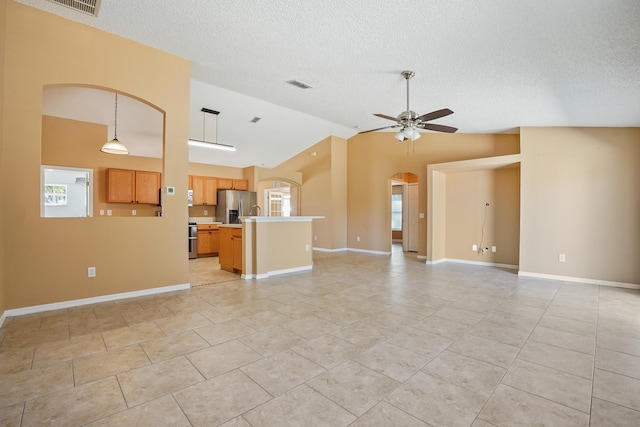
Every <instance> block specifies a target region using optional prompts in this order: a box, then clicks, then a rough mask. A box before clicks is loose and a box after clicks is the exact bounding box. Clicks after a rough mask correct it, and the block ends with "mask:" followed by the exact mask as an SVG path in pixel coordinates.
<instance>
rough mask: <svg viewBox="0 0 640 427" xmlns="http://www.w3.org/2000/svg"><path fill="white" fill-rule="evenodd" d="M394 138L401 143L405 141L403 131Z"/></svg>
mask: <svg viewBox="0 0 640 427" xmlns="http://www.w3.org/2000/svg"><path fill="white" fill-rule="evenodd" d="M393 137H394V138H395V139H397V140H398V141H400V142H402V141H404V133H402V131H399V132H397V133H396V134H395V135H394V136H393Z"/></svg>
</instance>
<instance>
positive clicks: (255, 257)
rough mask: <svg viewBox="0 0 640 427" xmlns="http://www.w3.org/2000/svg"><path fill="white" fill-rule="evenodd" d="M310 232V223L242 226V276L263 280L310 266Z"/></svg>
mask: <svg viewBox="0 0 640 427" xmlns="http://www.w3.org/2000/svg"><path fill="white" fill-rule="evenodd" d="M314 221H317V220H314ZM311 231H312V222H311V221H283V222H271V221H267V222H253V221H252V222H246V223H244V224H243V241H242V245H243V251H244V253H245V255H244V259H243V274H244V275H248V276H249V277H256V276H257V277H260V276H263V277H264V275H267V274H269V273H278V272H280V273H282V272H283V271H286V270H295V269H300V268H303V267H309V266H311V265H313V255H312V251H311V247H312V246H311ZM307 247H308V248H309V249H308V250H307Z"/></svg>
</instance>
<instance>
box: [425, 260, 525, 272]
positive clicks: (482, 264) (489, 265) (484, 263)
mask: <svg viewBox="0 0 640 427" xmlns="http://www.w3.org/2000/svg"><path fill="white" fill-rule="evenodd" d="M441 262H455V263H458V264H471V265H480V266H483V267H500V268H508V269H511V270H517V269H518V268H519V266H517V265H512V264H500V263H497V262H482V261H468V260H466V259H455V258H441V259H439V260H437V261H427V264H429V265H434V264H440V263H441Z"/></svg>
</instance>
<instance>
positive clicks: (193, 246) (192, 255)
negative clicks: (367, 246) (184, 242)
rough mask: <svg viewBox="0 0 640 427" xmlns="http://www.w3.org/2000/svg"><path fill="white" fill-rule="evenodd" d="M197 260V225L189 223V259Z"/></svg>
mask: <svg viewBox="0 0 640 427" xmlns="http://www.w3.org/2000/svg"><path fill="white" fill-rule="evenodd" d="M196 258H198V225H197V224H196V223H195V222H190V223H189V259H196Z"/></svg>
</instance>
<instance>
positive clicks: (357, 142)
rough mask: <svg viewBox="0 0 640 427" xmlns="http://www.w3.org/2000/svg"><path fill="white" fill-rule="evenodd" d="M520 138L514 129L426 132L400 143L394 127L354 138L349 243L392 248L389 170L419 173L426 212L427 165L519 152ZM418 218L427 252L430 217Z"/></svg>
mask: <svg viewBox="0 0 640 427" xmlns="http://www.w3.org/2000/svg"><path fill="white" fill-rule="evenodd" d="M519 140H520V138H519V135H515V134H500V135H486V134H439V133H426V132H425V133H423V134H422V138H420V139H419V140H417V141H415V143H409V142H405V143H399V142H398V141H397V140H396V139H395V138H394V137H393V132H371V133H366V134H362V135H357V136H354V137H353V138H351V139H349V143H348V148H347V150H348V158H347V181H348V193H347V196H348V209H347V210H348V240H347V246H348V247H349V248H354V249H363V250H372V251H380V252H390V251H391V227H390V224H391V209H390V200H389V193H390V191H389V177H390V176H392V175H394V174H396V173H397V172H399V171H402V172H411V173H413V174H415V175H417V176H418V184H419V201H418V209H419V212H421V213H426V212H427V196H428V191H427V184H428V182H427V181H428V180H427V166H428V165H430V164H435V163H445V162H451V161H458V160H469V159H478V158H485V157H494V156H501V155H508V154H517V153H519V152H520V146H519ZM425 216H426V215H425ZM418 221H419V223H418V229H419V241H418V254H419V255H421V256H426V254H427V218H426V217H425V218H424V219H419V220H418ZM434 231H436V230H434ZM443 234H444V233H443ZM358 236H360V237H361V239H360V242H358V241H357V237H358ZM442 255H443V256H444V253H443V254H442Z"/></svg>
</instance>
